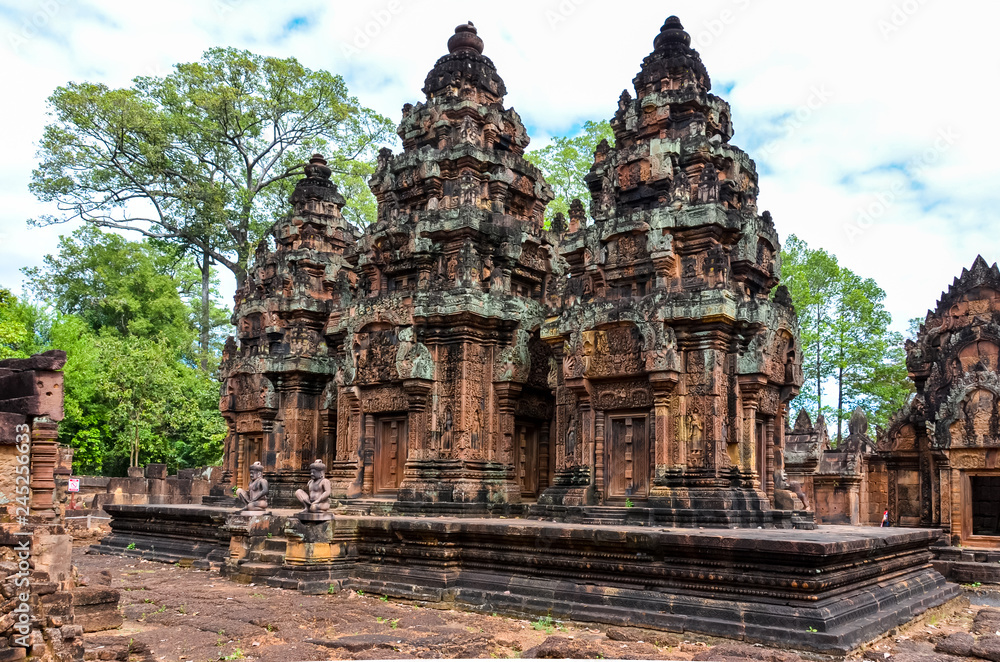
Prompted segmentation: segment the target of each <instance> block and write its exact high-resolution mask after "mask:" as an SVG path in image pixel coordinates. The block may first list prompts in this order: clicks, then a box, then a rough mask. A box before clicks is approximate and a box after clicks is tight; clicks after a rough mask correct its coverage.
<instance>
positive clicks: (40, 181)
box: [31, 48, 393, 368]
mask: <svg viewBox="0 0 1000 662" xmlns="http://www.w3.org/2000/svg"><path fill="white" fill-rule="evenodd" d="M49 106H50V110H51V115H52V122H51V123H50V124H49V125H48V126H46V127H45V131H44V133H43V136H42V140H41V145H40V159H41V163H40V164H39V166H38V168H37V169H36V170H35V171H34V173H33V176H32V182H31V190H32V191H33V192H34V193H35V195H36V196H37V197H38V198H39V199H41V200H43V201H48V202H53V203H55V205H56V207H57V209H58V210H59V212H60V213H59V214H58V215H48V216H43V217H41V218H39V219H36V220H35V221H34V223H36V224H39V225H47V224H50V223H60V222H65V221H69V220H74V219H80V220H83V221H85V222H87V223H89V224H92V225H95V226H99V227H104V228H113V229H119V230H131V231H135V232H139V233H142V234H143V235H145V236H146V237H150V238H156V239H162V240H166V241H170V242H174V243H176V244H177V245H178V246H180V247H181V248H183V250H185V251H187V252H189V253H190V254H191V256H192V257H193V258H194V259H195V260H196V261H197V264H198V268H199V269H200V271H201V274H202V293H201V296H202V309H201V318H200V342H201V352H202V355H203V356H205V355H207V354H208V352H209V343H210V335H211V304H210V297H211V294H210V291H211V269H212V266H213V265H222V267H224V268H226V269H229V270H230V271H231V272H232V273H233V275H234V276H235V278H236V283H237V286H239V285H242V283H243V281H244V279H245V277H246V269H247V263H248V260H249V258H250V256H251V254H252V253H253V248H254V246H255V244H256V243H257V241H258V240H259V239H260V238H261V237H262V236H263V234H264V232H265V231H266V230H267V228H269V227H270V225H271V224H272V222H273V215H272V213H273V211H274V210H275V209H276V208H278V207H281V211H282V213H283V212H284V208H283V207H284V201H285V200H286V199H287V193H288V191H289V190H290V187H291V185H292V180H293V179H295V178H297V177H299V176H300V175H301V173H302V164H303V163H304V162H305V161H306V159H307V156H308V154H309V153H310V152H311V151H313V150H317V151H322V152H323V153H324V154H326V156H327V159H328V160H329V162H330V166H331V168H333V171H334V179H335V180H336V181H338V183H340V184H342V185H343V186H344V189H345V191H346V193H347V195H348V196H349V204H353V205H354V207H355V208H356V210H359V211H360V212H362V213H363V214H371V212H372V210H373V209H374V203H373V201H372V198H371V193H370V192H369V191H368V189H367V187H366V186H362V185H359V182H363V180H364V178H365V177H366V176H367V175H368V174H369V173H370V172H371V170H372V162H373V161H374V158H375V151H376V150H377V147H378V145H379V144H380V143H382V142H385V141H387V140H389V139H390V138H391V137H392V133H393V125H392V123H391V122H390V121H389V120H388V119H386V118H385V117H382V116H381V115H379V114H377V113H375V112H374V111H372V110H370V109H368V108H365V107H363V106H361V105H360V104H359V103H358V101H357V99H355V98H354V97H351V96H350V95H349V94H348V91H347V86H346V85H345V83H344V80H343V79H342V78H341V77H340V76H335V75H333V74H330V73H328V72H326V71H311V70H310V69H307V68H306V67H304V66H302V64H300V63H299V62H298V61H297V60H295V59H294V58H287V59H279V58H274V57H264V56H260V55H255V54H253V53H250V52H247V51H241V50H236V49H232V48H213V49H211V50H208V51H206V52H205V54H204V55H203V56H202V59H201V60H200V61H198V62H192V63H187V64H178V65H176V66H175V68H174V72H173V73H171V74H170V75H168V76H166V77H164V78H159V77H139V78H136V79H135V80H134V81H133V85H132V87H129V88H125V89H111V88H109V87H107V86H105V85H101V84H95V83H70V84H68V85H66V86H65V87H60V88H58V89H56V91H55V92H54V93H53V94H52V96H51V97H50V98H49ZM355 220H356V221H362V220H371V219H370V218H362V217H358V218H355ZM203 367H206V368H207V364H205V363H204V361H203Z"/></svg>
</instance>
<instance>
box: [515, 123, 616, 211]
mask: <svg viewBox="0 0 1000 662" xmlns="http://www.w3.org/2000/svg"><path fill="white" fill-rule="evenodd" d="M602 140H607V141H608V144H609V145H614V143H615V134H614V131H612V130H611V124H610V123H609V122H607V121H606V120H605V121H601V122H592V121H588V122H585V123H584V125H583V131H582V132H581V133H580V134H579V135H576V136H574V137H572V138H569V137H557V138H553V139H552V142H551V143H549V144H548V145H547V146H545V147H543V148H541V149H536V150H532V151H530V152H528V153H527V154H525V158H526V159H527V160H528V161H530V162H531V163H532V164H534V165H535V166H537V167H538V168H539V169H540V170H541V171H542V173H544V175H545V181H547V182H548V183H549V186H551V187H552V192H553V193H554V194H555V198H554V199H553V200H552V202H550V203H549V206H548V208H547V209H546V210H545V219H546V221H551V220H552V217H553V216H555V215H556V214H557V213H562V214H567V213H568V212H569V205H570V203H571V202H572V201H573V199H574V198H579V199H580V200H581V201H582V202H584V203H586V202H587V200H589V199H590V189H588V188H587V184H586V182H584V179H583V178H584V177H586V176H587V173H589V172H590V168H591V166H593V165H594V151H595V150H596V149H597V146H598V145H599V144H600V142H601V141H602Z"/></svg>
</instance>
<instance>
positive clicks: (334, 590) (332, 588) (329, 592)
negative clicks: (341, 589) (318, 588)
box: [299, 584, 337, 607]
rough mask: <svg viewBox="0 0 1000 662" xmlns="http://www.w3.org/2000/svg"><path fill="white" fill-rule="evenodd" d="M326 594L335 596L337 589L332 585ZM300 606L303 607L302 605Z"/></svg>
mask: <svg viewBox="0 0 1000 662" xmlns="http://www.w3.org/2000/svg"><path fill="white" fill-rule="evenodd" d="M326 592H327V593H328V594H330V595H333V594H334V593H336V592H337V587H336V586H335V585H334V584H330V588H328V589H326ZM299 606H300V607H301V606H302V605H299Z"/></svg>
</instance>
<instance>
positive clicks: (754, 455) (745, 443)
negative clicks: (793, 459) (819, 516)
mask: <svg viewBox="0 0 1000 662" xmlns="http://www.w3.org/2000/svg"><path fill="white" fill-rule="evenodd" d="M766 385H767V379H766V378H765V377H764V376H763V375H740V376H739V386H740V399H741V400H742V403H743V408H742V411H741V414H742V416H743V429H742V430H741V431H740V436H739V444H740V448H739V470H740V473H741V474H742V475H743V483H744V485H745V486H746V487H761V486H765V485H771V491H770V492H769V494H772V493H773V490H774V487H773V482H774V481H773V479H772V478H770V477H769V474H770V472H771V471H772V470H773V464H772V462H771V459H772V458H771V454H772V453H773V450H772V446H773V440H772V439H770V438H768V437H769V435H767V434H765V435H764V437H765V438H764V439H758V438H757V410H758V408H759V405H760V393H761V389H762V388H764V387H765V386H766ZM762 458H763V466H761V465H760V460H761V459H762ZM762 473H763V474H764V475H761V474H762Z"/></svg>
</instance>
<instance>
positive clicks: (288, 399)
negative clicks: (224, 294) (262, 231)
mask: <svg viewBox="0 0 1000 662" xmlns="http://www.w3.org/2000/svg"><path fill="white" fill-rule="evenodd" d="M305 174H306V177H305V178H304V179H302V180H300V181H299V182H298V184H297V185H296V187H295V191H294V192H293V194H292V197H291V203H292V214H291V215H289V216H288V217H286V218H284V219H282V220H279V221H278V222H277V223H275V224H274V226H273V227H272V228H271V231H270V233H269V234H268V236H267V237H266V238H265V239H264V240H263V241H261V242H260V244H259V245H258V247H257V252H256V255H255V257H254V259H253V261H252V264H251V265H250V268H249V269H248V273H247V279H246V282H245V283H244V285H243V287H241V288H240V289H239V290H238V291H237V292H236V306H235V311H234V313H233V322H234V324H235V325H236V332H237V335H238V337H239V345H238V346H237V344H236V342H235V341H234V340H233V339H232V338H230V340H229V341H228V342H227V343H226V347H225V351H224V352H223V361H222V365H221V368H220V369H221V378H222V398H221V402H220V408H221V410H222V415H223V416H224V417H225V419H226V422H227V424H228V427H229V433H228V435H227V437H226V446H225V460H224V463H225V467H224V468H225V472H226V475H225V477H224V479H225V481H226V482H227V483H231V484H232V485H239V486H242V487H247V486H248V485H249V469H250V466H251V465H252V464H253V463H254V462H258V461H259V462H261V464H262V465H263V466H264V476H265V478H267V479H268V481H269V482H270V487H271V501H272V502H273V503H274V504H275V505H278V506H279V507H283V506H291V505H293V504H294V503H296V501H295V499H294V493H295V490H296V489H297V488H299V487H301V486H302V485H303V484H305V482H306V481H307V480H308V478H309V464H310V463H311V462H313V461H314V460H315V459H316V458H317V457H319V458H321V459H323V460H325V461H326V462H327V463H328V464H329V463H330V462H332V460H333V454H334V445H333V442H334V430H336V425H337V421H336V389H335V387H334V385H333V384H332V380H333V376H334V373H335V364H334V362H333V360H332V359H331V358H330V356H329V351H328V348H327V339H326V335H325V334H326V332H327V327H328V325H329V324H331V323H335V321H336V320H338V319H339V317H340V314H341V312H340V311H342V310H343V309H344V308H345V307H346V306H347V305H349V303H350V300H351V285H352V283H353V282H354V281H355V280H356V277H355V274H354V273H353V271H352V267H351V264H350V260H352V259H354V258H353V252H354V237H355V231H354V230H353V229H352V228H351V227H350V225H349V224H348V223H347V221H345V220H344V218H343V216H341V213H340V210H341V208H342V207H343V205H344V198H343V196H341V195H340V194H339V193H338V192H337V187H336V186H335V185H334V184H333V183H332V182H331V181H330V174H331V173H330V168H329V167H327V165H326V161H324V160H323V158H322V157H321V156H319V155H316V156H314V157H313V158H312V160H311V161H310V162H309V163H308V164H307V165H306V167H305Z"/></svg>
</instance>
